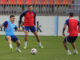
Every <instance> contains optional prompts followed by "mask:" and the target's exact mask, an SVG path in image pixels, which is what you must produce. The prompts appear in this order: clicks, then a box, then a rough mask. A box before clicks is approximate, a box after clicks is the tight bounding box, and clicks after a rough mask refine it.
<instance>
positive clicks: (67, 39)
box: [63, 37, 71, 55]
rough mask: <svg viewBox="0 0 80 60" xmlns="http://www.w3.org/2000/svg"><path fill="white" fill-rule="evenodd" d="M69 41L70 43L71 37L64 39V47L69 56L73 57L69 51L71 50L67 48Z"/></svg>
mask: <svg viewBox="0 0 80 60" xmlns="http://www.w3.org/2000/svg"><path fill="white" fill-rule="evenodd" d="M67 41H68V42H70V41H69V37H65V39H64V41H63V45H64V47H65V49H66V50H67V54H68V55H71V52H70V50H69V48H68V46H67Z"/></svg>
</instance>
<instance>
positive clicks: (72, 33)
mask: <svg viewBox="0 0 80 60" xmlns="http://www.w3.org/2000/svg"><path fill="white" fill-rule="evenodd" d="M66 26H68V32H69V36H67V37H65V39H64V41H63V44H64V47H65V49H66V50H67V53H68V55H71V52H70V50H69V48H68V46H67V42H69V43H71V45H72V47H73V49H74V54H78V51H77V49H76V45H75V41H76V39H77V36H78V29H77V26H80V22H78V21H77V20H76V19H74V18H73V13H70V14H69V19H67V20H66V22H65V25H64V27H63V36H65V33H64V32H65V29H66Z"/></svg>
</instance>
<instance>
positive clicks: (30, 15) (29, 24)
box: [19, 5, 43, 49]
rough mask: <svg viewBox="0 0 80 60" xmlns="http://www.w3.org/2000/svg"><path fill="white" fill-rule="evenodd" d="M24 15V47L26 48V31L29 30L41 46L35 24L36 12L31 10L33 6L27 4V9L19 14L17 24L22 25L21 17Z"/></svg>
mask: <svg viewBox="0 0 80 60" xmlns="http://www.w3.org/2000/svg"><path fill="white" fill-rule="evenodd" d="M23 16H24V33H25V43H24V49H26V48H27V40H28V32H29V30H31V32H33V33H34V35H35V36H36V38H37V41H38V44H39V47H41V48H43V46H42V44H41V42H40V38H39V36H38V33H37V30H36V27H35V24H36V12H35V11H33V6H32V5H29V6H28V10H27V11H25V12H23V13H22V14H21V15H20V21H19V25H20V26H22V25H23V24H22V17H23Z"/></svg>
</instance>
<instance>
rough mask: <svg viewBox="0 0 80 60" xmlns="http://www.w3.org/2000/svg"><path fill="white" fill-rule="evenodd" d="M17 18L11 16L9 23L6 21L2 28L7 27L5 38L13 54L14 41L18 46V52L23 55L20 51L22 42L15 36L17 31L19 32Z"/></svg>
mask: <svg viewBox="0 0 80 60" xmlns="http://www.w3.org/2000/svg"><path fill="white" fill-rule="evenodd" d="M14 21H15V16H14V15H11V16H10V19H9V20H8V21H5V22H4V23H3V25H2V26H1V27H5V37H6V40H7V41H8V44H9V47H10V49H11V52H13V46H12V41H13V42H15V43H16V44H17V47H16V50H17V51H18V52H20V53H21V50H20V40H18V38H17V37H16V35H15V34H14V32H15V30H18V28H17V26H16V25H15V24H14Z"/></svg>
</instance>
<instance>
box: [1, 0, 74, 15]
mask: <svg viewBox="0 0 80 60" xmlns="http://www.w3.org/2000/svg"><path fill="white" fill-rule="evenodd" d="M72 4H73V0H0V15H10V14H15V15H20V14H21V13H22V12H23V11H25V10H27V7H28V5H33V7H34V10H35V11H36V12H37V15H67V12H66V11H68V9H69V10H70V9H71V8H72Z"/></svg>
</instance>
